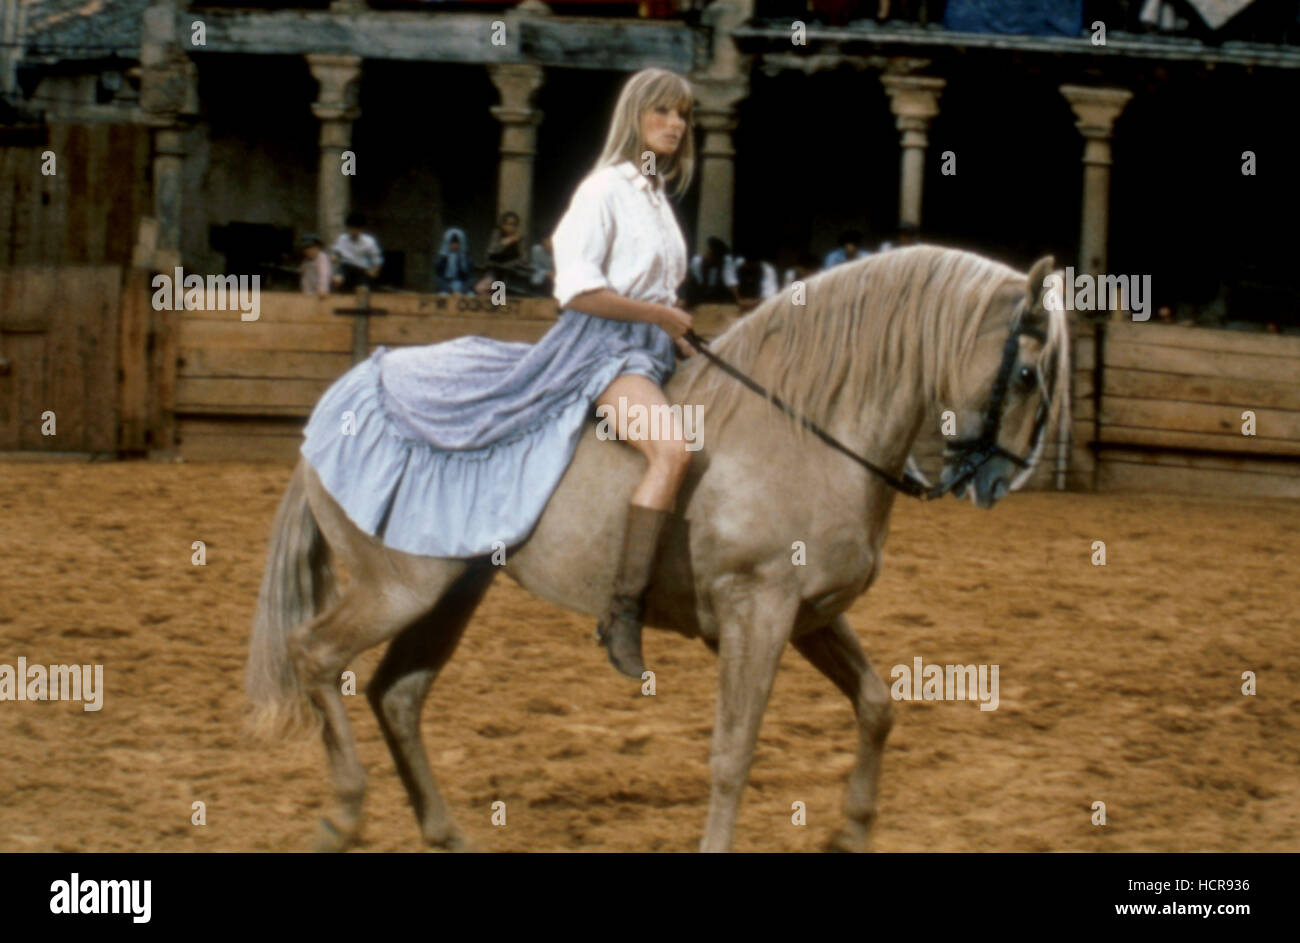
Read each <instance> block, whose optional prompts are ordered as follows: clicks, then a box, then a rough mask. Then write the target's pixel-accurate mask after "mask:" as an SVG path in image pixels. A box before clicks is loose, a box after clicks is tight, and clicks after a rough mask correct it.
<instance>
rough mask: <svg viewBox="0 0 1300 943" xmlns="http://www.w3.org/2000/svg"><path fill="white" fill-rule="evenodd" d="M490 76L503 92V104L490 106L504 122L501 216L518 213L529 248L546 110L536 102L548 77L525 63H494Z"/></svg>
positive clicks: (499, 173) (499, 185) (499, 174)
mask: <svg viewBox="0 0 1300 943" xmlns="http://www.w3.org/2000/svg"><path fill="white" fill-rule="evenodd" d="M488 75H489V76H490V77H491V79H492V84H493V85H495V86H496V87H497V91H498V92H499V93H500V94H501V104H499V105H493V106H492V107H491V109H490V111H491V112H492V117H494V118H496V119H497V120H498V121H500V122H501V149H500V151H501V159H500V162H499V164H498V169H497V218H498V219H499V218H500V217H501V214H502V213H504V212H506V211H507V210H511V211H513V212H515V213H518V214H519V232H520V233H521V234H522V235H523V238H524V240H525V247H527V246H528V245H531V244H532V241H533V236H532V233H531V232H530V230H529V228H528V227H529V224H530V223H531V222H532V216H533V157H534V155H536V153H537V126H538V125H539V124H541V121H542V113H541V112H540V111H538V110H537V108H535V107H534V105H535V101H536V97H537V91H538V89H540V88H541V87H542V82H543V81H544V80H545V77H546V76H545V73H544V72H543V71H542V68H541V66H535V65H527V64H524V63H501V64H491V65H489V66H488ZM492 222H493V223H494V224H495V223H496V220H493V221H492Z"/></svg>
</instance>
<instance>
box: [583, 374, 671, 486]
mask: <svg viewBox="0 0 1300 943" xmlns="http://www.w3.org/2000/svg"><path fill="white" fill-rule="evenodd" d="M620 397H622V398H624V399H625V400H626V405H625V406H624V408H623V409H619V398H620ZM596 405H597V406H598V407H599V406H608V407H610V409H611V410H612V413H610V416H611V418H612V419H613V423H611V424H612V425H616V426H617V431H618V436H619V438H620V439H626V441H627V443H628V444H629V445H631V446H632V447H633V448H635V449H636V450H637V451H639V452H640V453H641V454H642V455H644V456H645V457H646V461H647V462H649V467H648V468H646V472H645V475H644V476H643V477H642V478H641V483H640V484H638V485H637V488H636V491H634V492H632V503H633V504H636V505H640V506H641V507H647V508H655V509H656V510H660V511H671V510H672V509H673V504H674V502H675V501H676V499H677V490H678V489H679V488H680V487H681V485H682V480H683V479H684V478H685V477H686V470H687V469H688V468H689V467H690V463H691V453H690V452H688V451H686V440H685V437H684V436H683V435H682V429H681V427H680V424H678V425H677V426H675V427H674V428H673V429H672V434H671V435H666V434H661V435H660V436H658V437H656V438H639V439H632V438H630V437H628V429H627V426H628V425H629V423H626V422H623V423H622V424H621V425H619V422H620V421H621V420H624V419H628V418H631V417H633V416H635V413H634V411H633V407H634V406H639V407H642V408H644V409H645V410H647V412H646V414H645V415H647V416H651V415H654V413H653V412H650V410H653V409H654V407H656V406H667V405H669V404H668V398H667V397H666V396H664V392H663V390H661V389H659V387H658V385H656V384H655V382H654V381H653V380H651V379H650V378H649V377H643V376H640V375H638V374H635V373H629V374H624V375H623V376H621V377H619V378H618V379H616V380H615V381H614V382H613V383H611V384H610V385H609V386H607V387H606V388H605V392H604V393H601V394H600V397H599V398H598V399H597V400H596ZM658 425H659V424H658V423H651V422H649V421H648V420H647V422H646V423H645V428H646V429H647V430H648V431H650V432H654V431H660V432H661V433H666V432H667V430H657V428H656V427H657V426H658Z"/></svg>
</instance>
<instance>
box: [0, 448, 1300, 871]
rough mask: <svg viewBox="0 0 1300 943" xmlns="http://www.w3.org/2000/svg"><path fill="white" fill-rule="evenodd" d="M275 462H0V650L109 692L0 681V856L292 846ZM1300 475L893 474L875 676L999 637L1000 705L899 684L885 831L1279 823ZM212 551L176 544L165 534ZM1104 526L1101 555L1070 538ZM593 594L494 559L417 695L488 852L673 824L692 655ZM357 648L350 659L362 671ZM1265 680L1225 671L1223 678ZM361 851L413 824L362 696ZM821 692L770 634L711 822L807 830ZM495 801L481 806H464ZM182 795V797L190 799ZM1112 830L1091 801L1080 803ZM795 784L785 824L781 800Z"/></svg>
mask: <svg viewBox="0 0 1300 943" xmlns="http://www.w3.org/2000/svg"><path fill="white" fill-rule="evenodd" d="M288 475H289V470H288V469H287V468H281V467H266V466H252V465H170V464H158V463H145V462H134V463H118V464H92V465H85V464H25V463H19V464H5V465H0V514H2V515H3V521H4V524H3V526H2V527H0V663H3V664H10V665H12V664H15V663H16V661H17V658H18V656H20V655H21V656H25V657H26V658H27V659H28V661H29V663H35V662H39V663H44V664H63V663H78V664H80V663H91V664H94V663H99V664H103V665H104V685H105V689H106V690H105V695H104V703H103V709H102V710H100V711H98V712H85V711H83V710H82V708H81V705H80V704H77V703H70V702H0V742H3V743H4V744H5V749H4V750H3V751H2V752H0V851H49V850H54V851H243V850H300V849H307V848H309V847H310V845H311V841H312V838H313V836H314V830H315V827H316V820H317V818H318V817H319V815H320V814H321V812H322V811H323V810H325V809H327V808H328V807H330V805H331V801H330V794H329V790H328V785H327V780H326V776H325V770H324V754H323V752H322V750H321V748H320V746H319V744H317V743H308V744H286V745H283V746H276V747H274V748H273V749H271V750H269V751H267V750H264V749H262V748H259V747H257V746H255V745H252V744H251V743H249V742H248V741H246V740H245V739H244V738H243V735H242V734H241V730H240V718H241V713H242V709H243V697H242V668H243V660H244V654H245V646H246V641H247V634H248V627H249V621H250V617H251V615H252V612H253V606H254V603H255V600H256V596H257V589H258V584H259V582H260V579H261V573H262V564H263V554H264V552H265V545H266V536H267V533H268V529H269V526H270V521H271V518H272V514H273V512H274V510H275V507H276V504H277V502H278V500H279V496H280V493H281V489H282V487H283V486H284V484H285V482H286V480H287V478H288ZM1298 534H1300V503H1296V502H1265V501H1221V502H1214V501H1209V500H1202V499H1190V498H1177V497H1169V496H1124V497H1116V496H1098V495H1050V494H1026V495H1014V496H1012V497H1011V498H1010V499H1009V500H1008V501H1006V502H1005V503H1004V504H1003V505H1002V506H1001V507H999V508H997V509H996V510H994V511H992V512H982V511H978V510H976V509H974V508H972V507H971V506H970V505H969V503H965V504H963V503H958V502H956V501H951V500H949V501H944V502H941V503H939V504H936V505H929V506H920V505H915V504H912V503H910V502H902V501H900V503H899V505H898V506H897V510H896V512H895V515H894V522H893V532H892V535H891V537H890V539H889V542H888V544H887V545H886V554H885V566H884V570H883V573H882V575H881V577H880V579H879V581H878V583H877V585H876V586H875V587H874V588H873V589H872V590H871V592H869V593H868V594H867V595H866V596H864V597H863V598H862V599H861V600H859V601H858V603H857V604H856V605H855V607H854V608H853V610H852V612H851V613H850V618H851V621H852V623H853V625H854V627H855V628H856V630H857V632H858V634H859V636H860V637H861V639H862V641H863V643H864V646H865V647H866V649H867V651H868V652H869V653H870V654H871V656H872V658H873V660H874V662H875V664H876V667H877V670H878V671H880V673H881V674H882V675H884V676H886V678H887V679H888V673H889V669H890V668H891V667H892V666H893V665H895V664H905V665H909V666H910V665H911V664H912V660H913V658H914V657H916V656H920V657H922V658H923V659H924V661H925V663H927V664H929V663H939V664H945V663H952V664H968V663H987V664H997V665H999V678H1000V701H1001V703H1000V707H999V709H998V710H996V711H987V712H982V711H980V710H979V709H978V707H977V705H976V704H975V703H972V702H951V701H939V702H924V701H912V702H905V703H899V704H898V705H897V714H896V718H897V719H896V724H895V727H894V732H893V734H892V736H891V737H890V739H889V741H888V745H887V748H886V752H885V760H884V774H883V779H882V803H881V820H880V825H879V828H878V830H877V833H876V848H877V850H879V851H917V850H942V851H971V850H979V851H1051V850H1061V851H1064V850H1070V851H1079V850H1083V851H1261V850H1263V851H1297V850H1300V776H1298V775H1297V772H1296V771H1297V768H1298V767H1300V726H1298V725H1300V710H1297V709H1298V708H1300V644H1298V643H1297V632H1296V628H1297V623H1298V618H1297V615H1296V611H1297V603H1300V589H1297V579H1296V564H1295V559H1296V555H1297V551H1300V538H1298V536H1297V535H1298ZM195 540H202V541H205V542H206V545H207V565H206V566H202V567H200V566H193V565H192V564H191V562H190V557H191V553H192V550H191V544H192V543H193V541H195ZM1094 540H1104V541H1105V542H1106V545H1107V550H1108V565H1107V566H1105V567H1095V566H1093V565H1091V563H1090V561H1089V558H1090V555H1091V544H1092V542H1093V541H1094ZM591 628H592V627H591V626H590V625H589V624H588V620H586V619H583V618H578V617H575V616H572V615H569V614H567V613H566V612H564V611H562V610H560V609H557V608H555V607H553V606H551V605H549V604H546V603H542V602H539V601H537V600H534V599H532V598H531V597H529V596H528V595H526V594H525V593H524V592H523V591H522V590H520V589H519V588H518V587H517V586H516V585H515V584H514V583H512V582H511V581H510V580H508V579H504V578H503V579H498V581H497V583H496V584H495V586H494V587H493V589H492V591H491V592H490V594H489V596H488V598H487V600H486V602H485V603H484V605H483V607H482V608H481V609H480V611H479V614H478V616H477V618H476V621H475V622H474V623H473V625H472V626H471V628H470V629H469V631H468V633H467V635H466V637H465V639H464V641H463V643H462V645H461V647H460V649H459V651H458V653H457V655H456V657H455V658H454V659H453V660H452V662H451V663H450V665H449V666H448V668H447V669H446V671H445V672H444V675H443V677H442V678H441V679H440V681H439V682H438V684H437V686H436V687H435V688H434V691H433V694H432V695H431V697H430V699H429V702H428V704H427V706H426V709H425V715H424V731H425V741H426V743H427V745H428V748H429V753H430V756H431V758H432V760H433V763H434V769H435V772H436V773H437V775H438V776H439V778H440V781H441V784H442V786H443V790H444V793H445V795H446V796H447V798H448V801H449V802H450V804H451V807H452V809H453V811H454V813H455V814H456V816H457V818H458V821H459V823H460V825H461V826H462V827H463V828H464V829H465V831H466V832H467V833H468V834H469V836H470V837H471V838H472V839H473V840H475V841H476V842H477V843H478V845H479V846H480V847H481V848H483V849H484V850H490V851H556V850H584V851H612V850H692V849H694V848H695V847H696V844H697V842H698V840H699V837H700V833H701V829H702V828H703V824H704V818H705V810H706V807H707V800H708V790H709V779H708V752H709V735H710V730H711V727H712V720H713V695H714V689H715V683H716V679H715V661H714V658H713V656H712V655H710V654H709V653H708V651H707V650H706V649H705V648H704V646H703V645H701V644H700V643H699V642H693V641H689V640H685V639H681V638H678V637H677V636H674V635H671V634H668V633H662V632H652V633H648V634H647V638H646V657H647V662H648V663H649V664H650V665H651V666H652V667H653V668H655V669H657V671H658V676H659V690H658V696H657V697H654V698H645V697H641V696H640V695H639V693H638V691H637V688H636V686H635V685H634V684H629V683H628V682H626V681H624V680H622V679H620V678H619V677H618V676H616V675H615V674H614V672H613V671H612V670H611V669H610V668H609V667H608V666H607V665H606V663H605V658H604V655H603V653H602V651H601V650H600V649H598V648H597V647H595V646H594V645H593V644H592V643H591V641H590V635H591ZM378 654H379V653H378V651H377V650H376V651H374V652H370V653H367V655H366V656H364V657H363V658H362V659H360V660H359V662H358V663H357V664H356V665H354V666H353V667H354V668H355V670H356V671H357V673H358V676H359V679H360V683H361V684H362V685H364V683H365V681H366V680H367V679H368V677H369V675H370V673H371V671H372V670H373V668H374V665H375V664H376V661H377V658H378ZM1246 670H1251V671H1254V672H1256V673H1257V675H1258V694H1257V695H1256V696H1254V697H1246V696H1243V695H1242V694H1241V693H1240V687H1241V684H1242V682H1241V674H1242V672H1243V671H1246ZM349 706H350V711H351V716H352V719H353V723H354V725H355V729H356V731H357V734H358V738H359V743H360V750H361V755H362V758H363V760H364V761H365V763H366V766H367V769H368V771H369V774H370V793H369V796H368V799H367V809H368V819H367V825H366V832H365V845H364V848H365V849H366V850H372V851H414V850H418V849H419V848H420V843H419V839H418V834H417V831H416V827H415V822H414V818H413V816H412V814H411V812H410V810H409V808H408V806H407V803H406V798H405V794H404V792H403V790H402V788H401V785H400V783H399V781H398V779H397V777H396V775H395V773H394V771H393V766H392V762H391V760H390V758H389V756H388V752H387V750H386V748H385V747H384V745H383V742H382V740H381V739H380V736H379V733H378V730H377V727H376V725H375V723H374V720H373V718H372V717H371V716H370V713H369V708H368V706H367V705H366V703H365V700H364V697H363V696H360V695H358V696H357V697H355V698H350V699H349ZM855 739H856V738H855V728H854V725H853V721H852V718H851V715H850V712H849V707H848V703H847V701H846V700H845V699H844V698H843V697H842V696H841V695H840V694H839V693H838V692H837V691H835V690H834V689H833V688H832V687H831V685H830V684H829V682H827V681H826V680H824V679H823V678H822V677H821V675H819V674H818V673H817V672H816V671H815V670H814V669H812V668H811V667H810V666H809V665H808V664H807V663H806V662H804V661H803V659H802V658H800V657H799V655H798V654H797V653H796V652H794V651H793V650H790V651H788V652H787V654H786V657H785V659H784V661H783V663H782V667H781V671H780V675H779V676H778V678H777V681H776V687H775V690H774V692H773V695H772V700H771V703H770V705H769V708H768V712H767V717H766V720H765V723H764V726H763V730H762V735H761V738H760V742H759V748H758V751H757V753H756V757H755V763H754V767H753V772H752V776H751V780H750V787H749V789H748V790H747V792H746V795H745V799H744V802H743V804H742V807H741V814H740V821H739V825H738V828H737V832H736V849H737V850H739V851H803V850H816V849H819V848H820V847H821V846H822V845H823V844H824V843H825V841H826V840H827V839H828V838H829V836H830V835H831V833H832V831H833V830H834V829H835V828H836V827H837V826H838V825H839V824H840V822H841V813H840V803H841V796H842V792H843V782H844V777H845V775H846V773H847V771H848V769H849V767H850V766H851V765H852V762H853V757H854V752H853V751H854V744H855ZM498 799H499V800H504V801H505V802H506V803H507V806H506V808H507V825H506V827H504V828H500V827H494V826H493V825H492V824H491V821H490V816H491V805H492V803H493V802H494V801H496V800H498ZM196 800H200V801H202V802H204V803H205V804H206V808H207V825H206V826H202V827H199V826H194V825H192V824H191V822H190V819H191V814H192V812H191V804H192V803H193V802H195V801H196ZM1098 800H1100V801H1103V802H1105V803H1106V807H1107V813H1108V824H1107V825H1106V826H1105V827H1097V826H1094V825H1092V824H1091V821H1090V819H1091V807H1092V803H1093V802H1095V801H1098ZM795 801H802V802H804V803H806V806H807V825H806V826H805V827H796V826H794V825H792V824H791V822H790V815H791V811H790V810H791V804H792V803H793V802H795Z"/></svg>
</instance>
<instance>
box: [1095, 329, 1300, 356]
mask: <svg viewBox="0 0 1300 943" xmlns="http://www.w3.org/2000/svg"><path fill="white" fill-rule="evenodd" d="M1106 330H1107V343H1108V344H1109V343H1111V342H1117V343H1121V344H1144V345H1150V346H1153V347H1179V348H1184V349H1189V350H1209V351H1218V352H1220V353H1235V354H1254V355H1259V356H1267V357H1296V358H1300V337H1294V336H1291V335H1287V334H1265V333H1262V332H1261V333H1250V332H1246V331H1225V330H1215V329H1212V328H1205V327H1184V326H1182V325H1176V324H1151V323H1138V324H1133V323H1130V322H1127V321H1114V322H1111V323H1110V324H1109V325H1108V326H1107V329H1106Z"/></svg>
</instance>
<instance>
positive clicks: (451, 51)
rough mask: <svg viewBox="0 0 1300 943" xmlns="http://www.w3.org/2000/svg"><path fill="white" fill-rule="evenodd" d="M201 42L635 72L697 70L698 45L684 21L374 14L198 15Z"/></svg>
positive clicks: (235, 49)
mask: <svg viewBox="0 0 1300 943" xmlns="http://www.w3.org/2000/svg"><path fill="white" fill-rule="evenodd" d="M192 19H193V15H192V14H191V13H189V12H187V11H180V10H178V11H177V12H176V29H177V30H178V32H177V33H176V35H178V36H185V35H188V34H189V31H190V22H191V21H192ZM503 19H504V20H505V22H506V23H507V24H508V26H507V31H508V32H507V36H508V37H509V40H510V41H508V42H507V43H506V44H505V45H504V46H502V45H493V34H494V32H495V31H494V29H493V26H492V24H493V22H495V21H498V20H503ZM203 21H204V23H205V24H206V25H207V43H206V45H204V46H200V47H196V48H193V49H192V50H190V51H191V52H192V53H197V54H203V53H255V54H261V55H305V54H307V53H339V54H347V55H355V56H361V57H362V58H365V59H398V60H408V61H424V62H459V63H466V64H469V63H488V62H528V63H536V64H538V65H555V66H565V67H568V68H587V69H605V70H612V71H617V72H634V71H636V70H637V69H641V68H645V67H647V66H661V67H664V68H669V69H674V70H676V71H679V72H690V71H691V70H692V69H694V68H695V61H696V46H697V44H700V43H703V42H705V39H704V37H702V36H700V37H697V36H695V35H694V33H693V32H692V31H691V29H690V28H689V27H688V26H687V25H686V24H685V23H673V22H662V21H649V22H637V21H635V20H606V19H595V18H592V19H577V18H570V17H566V18H564V19H563V20H557V21H555V22H549V21H548V20H547V19H544V18H537V19H527V18H520V19H517V20H516V19H515V17H514V16H513V15H512V14H509V13H507V14H506V15H505V16H504V17H503V16H502V15H501V14H500V13H439V14H438V15H436V16H430V15H428V14H424V13H405V12H393V11H382V12H381V11H372V12H369V13H348V14H336V13H329V12H326V11H289V10H277V11H274V12H261V11H245V10H214V9H206V10H204V11H203Z"/></svg>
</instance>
